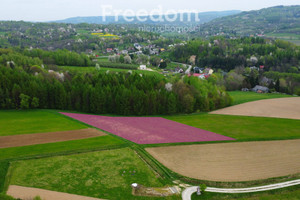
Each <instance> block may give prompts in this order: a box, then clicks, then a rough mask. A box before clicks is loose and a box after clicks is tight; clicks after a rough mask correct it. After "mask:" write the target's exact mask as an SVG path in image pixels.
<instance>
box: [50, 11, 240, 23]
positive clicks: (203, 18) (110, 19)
mask: <svg viewBox="0 0 300 200" xmlns="http://www.w3.org/2000/svg"><path fill="white" fill-rule="evenodd" d="M241 12H242V11H239V10H230V11H215V12H202V13H198V16H199V19H200V23H201V24H203V23H207V22H209V21H211V20H214V19H216V18H220V17H224V16H229V15H235V14H238V13H241ZM168 16H169V17H170V18H172V17H174V15H168ZM178 16H179V14H178ZM191 16H192V17H191V22H190V23H192V24H195V23H197V24H199V22H196V21H195V14H192V15H191ZM153 17H154V18H158V17H159V16H158V15H156V16H153ZM132 18H133V21H132V22H127V21H126V20H125V18H124V17H123V16H120V17H119V20H118V21H116V20H115V17H114V16H107V17H106V18H105V20H104V17H103V16H98V17H73V18H68V19H64V20H58V21H54V22H56V23H70V24H79V23H88V24H112V23H115V24H123V23H126V24H128V23H130V24H151V25H154V24H155V25H159V24H171V23H170V22H167V21H164V22H153V21H152V20H150V17H149V16H147V18H148V19H147V20H146V21H145V22H140V21H139V20H138V19H137V17H132ZM162 19H166V15H162ZM183 19H184V20H183V21H181V20H180V18H179V17H178V18H177V20H176V21H174V22H172V24H186V23H187V22H188V14H187V13H184V14H183Z"/></svg>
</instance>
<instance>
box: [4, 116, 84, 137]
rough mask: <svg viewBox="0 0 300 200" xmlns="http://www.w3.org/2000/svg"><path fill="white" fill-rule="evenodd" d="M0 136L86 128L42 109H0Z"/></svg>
mask: <svg viewBox="0 0 300 200" xmlns="http://www.w3.org/2000/svg"><path fill="white" fill-rule="evenodd" d="M0 127H1V129H0V136H7V135H20V134H30V133H45V132H55V131H69V130H77V129H84V128H87V127H86V126H85V125H83V124H80V123H78V122H75V121H73V120H71V119H68V118H66V117H64V116H62V115H60V114H58V113H54V112H49V111H44V110H28V111H16V110H9V111H0Z"/></svg>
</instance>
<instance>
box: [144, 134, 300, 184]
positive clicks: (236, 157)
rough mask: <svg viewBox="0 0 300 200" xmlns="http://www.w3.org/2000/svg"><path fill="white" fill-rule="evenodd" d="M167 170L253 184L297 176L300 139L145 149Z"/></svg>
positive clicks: (195, 176) (299, 164) (299, 169)
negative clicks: (274, 178)
mask: <svg viewBox="0 0 300 200" xmlns="http://www.w3.org/2000/svg"><path fill="white" fill-rule="evenodd" d="M146 150H147V151H148V152H149V153H150V154H151V155H152V156H154V157H155V158H156V159H157V160H158V161H160V162H161V163H162V164H164V165H165V166H166V167H168V168H169V169H171V170H173V171H175V172H177V173H179V174H182V175H184V176H188V177H191V178H195V179H202V180H209V181H223V182H236V181H252V180H260V179H268V178H272V177H281V176H287V175H291V174H297V173H300V140H284V141H266V142H241V143H223V144H204V145H183V146H170V147H157V148H148V149H146Z"/></svg>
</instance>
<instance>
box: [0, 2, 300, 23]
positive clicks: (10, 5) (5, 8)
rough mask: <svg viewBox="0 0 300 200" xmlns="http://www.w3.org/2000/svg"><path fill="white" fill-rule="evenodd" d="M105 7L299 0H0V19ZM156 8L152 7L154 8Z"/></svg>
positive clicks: (90, 12) (211, 6) (206, 7)
mask: <svg viewBox="0 0 300 200" xmlns="http://www.w3.org/2000/svg"><path fill="white" fill-rule="evenodd" d="M105 5H107V6H109V5H110V6H112V9H107V10H106V12H108V11H110V12H111V11H113V10H118V9H122V10H123V11H125V10H126V9H131V10H133V11H134V12H135V14H136V13H137V12H138V11H139V10H141V9H142V10H146V11H148V12H151V11H153V10H154V9H159V8H160V7H161V8H162V11H163V12H167V11H168V10H170V9H173V10H175V11H180V10H182V9H188V10H195V9H196V10H197V11H199V12H204V11H224V10H243V11H249V10H257V9H261V8H266V7H271V6H277V5H300V1H299V0H107V1H105V0H0V20H24V21H51V20H60V19H65V18H69V17H76V16H100V15H103V14H102V11H103V6H105ZM153 12H155V11H153Z"/></svg>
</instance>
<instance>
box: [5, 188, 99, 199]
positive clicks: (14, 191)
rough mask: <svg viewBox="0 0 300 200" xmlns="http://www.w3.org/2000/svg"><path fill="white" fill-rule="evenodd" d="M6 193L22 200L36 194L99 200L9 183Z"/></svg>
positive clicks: (45, 197)
mask: <svg viewBox="0 0 300 200" xmlns="http://www.w3.org/2000/svg"><path fill="white" fill-rule="evenodd" d="M7 194H8V195H10V196H12V197H14V198H20V199H23V200H32V199H34V197H36V196H40V197H41V199H42V200H101V199H98V198H92V197H85V196H80V195H74V194H68V193H62V192H53V191H50V190H42V189H37V188H30V187H21V186H16V185H11V186H9V188H8V191H7Z"/></svg>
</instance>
